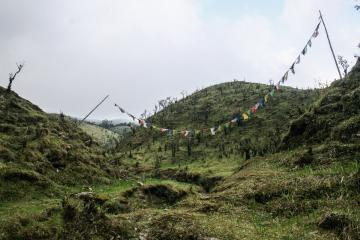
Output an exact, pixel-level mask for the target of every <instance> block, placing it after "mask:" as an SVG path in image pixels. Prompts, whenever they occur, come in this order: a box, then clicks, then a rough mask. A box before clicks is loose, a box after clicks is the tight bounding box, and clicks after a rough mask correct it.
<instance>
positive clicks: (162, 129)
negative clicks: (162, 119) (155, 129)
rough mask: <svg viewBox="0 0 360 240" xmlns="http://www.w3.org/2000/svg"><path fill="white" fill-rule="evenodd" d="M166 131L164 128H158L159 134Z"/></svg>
mask: <svg viewBox="0 0 360 240" xmlns="http://www.w3.org/2000/svg"><path fill="white" fill-rule="evenodd" d="M167 130H169V129H166V128H160V132H161V133H164V132H166V131H167Z"/></svg>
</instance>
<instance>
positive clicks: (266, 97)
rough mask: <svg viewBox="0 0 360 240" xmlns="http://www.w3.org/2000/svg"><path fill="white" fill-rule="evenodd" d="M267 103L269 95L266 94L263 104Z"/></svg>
mask: <svg viewBox="0 0 360 240" xmlns="http://www.w3.org/2000/svg"><path fill="white" fill-rule="evenodd" d="M268 101H269V95H268V94H266V95H265V102H266V103H267V102H268Z"/></svg>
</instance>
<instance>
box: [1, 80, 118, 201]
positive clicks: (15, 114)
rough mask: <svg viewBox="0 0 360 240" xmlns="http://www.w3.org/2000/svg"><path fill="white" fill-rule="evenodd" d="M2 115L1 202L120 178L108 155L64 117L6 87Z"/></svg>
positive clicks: (3, 90) (2, 101)
mask: <svg viewBox="0 0 360 240" xmlns="http://www.w3.org/2000/svg"><path fill="white" fill-rule="evenodd" d="M0 113H1V118H0V129H1V131H0V132H1V134H0V159H1V161H0V178H1V182H0V201H10V200H17V199H23V198H31V196H32V194H31V193H32V192H33V191H34V192H36V193H37V194H38V193H41V194H52V193H53V191H55V190H56V189H58V188H59V187H61V186H69V185H75V184H76V185H80V184H90V183H94V182H109V181H110V180H109V178H112V177H115V176H116V171H117V170H116V168H114V167H113V166H111V165H110V164H109V162H110V161H109V158H108V157H107V156H106V155H105V154H104V150H103V149H101V148H100V147H99V146H98V144H97V143H96V142H95V141H93V139H92V138H91V137H90V136H89V135H87V134H86V133H85V132H83V131H82V130H81V129H80V128H78V126H77V125H76V124H75V123H74V122H73V121H70V120H68V119H67V118H65V117H64V116H62V115H55V114H54V115H51V114H47V113H44V112H43V111H42V110H41V109H40V108H39V107H37V106H35V105H33V104H32V103H30V102H29V101H27V100H25V99H22V98H21V97H19V96H18V95H17V94H16V93H14V92H11V93H9V94H7V93H6V91H5V89H4V88H2V87H0ZM55 192H56V191H55Z"/></svg>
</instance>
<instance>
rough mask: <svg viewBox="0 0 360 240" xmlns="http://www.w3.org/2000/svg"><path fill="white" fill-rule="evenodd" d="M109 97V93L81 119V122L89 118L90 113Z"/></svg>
mask: <svg viewBox="0 0 360 240" xmlns="http://www.w3.org/2000/svg"><path fill="white" fill-rule="evenodd" d="M108 97H109V95H107V96H106V97H104V98H103V100H101V102H99V103H98V105H96V106H95V107H94V108H93V109H92V110H91V111H90V112H89V113H88V114H87V115H86V116H85V117H84V118H83V119H82V120H81V121H80V124H81V123H83V122H84V121H85V119H87V118H88V117H89V116H90V114H92V113H93V112H94V111H95V110H96V109H97V108H98V107H99V106H100V105H101V104H102V103H103V102H104V101H105V100H106V99H107V98H108Z"/></svg>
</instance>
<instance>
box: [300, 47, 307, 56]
mask: <svg viewBox="0 0 360 240" xmlns="http://www.w3.org/2000/svg"><path fill="white" fill-rule="evenodd" d="M301 53H302V55H304V56H305V54H306V53H307V45H306V46H305V47H304V49H303V50H302V52H301Z"/></svg>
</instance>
